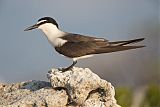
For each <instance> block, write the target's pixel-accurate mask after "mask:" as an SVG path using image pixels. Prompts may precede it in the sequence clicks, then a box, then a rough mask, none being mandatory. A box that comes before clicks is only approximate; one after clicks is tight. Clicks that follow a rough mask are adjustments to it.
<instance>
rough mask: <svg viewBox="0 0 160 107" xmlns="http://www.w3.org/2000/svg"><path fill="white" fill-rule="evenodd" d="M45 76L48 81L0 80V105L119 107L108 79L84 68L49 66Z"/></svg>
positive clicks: (24, 106) (10, 106)
mask: <svg viewBox="0 0 160 107" xmlns="http://www.w3.org/2000/svg"><path fill="white" fill-rule="evenodd" d="M47 77H48V78H49V80H50V82H45V81H28V82H21V83H15V84H0V107H120V106H119V105H117V104H116V100H115V98H114V95H115V91H114V87H113V86H112V85H111V83H109V82H107V81H105V80H103V79H101V78H100V77H99V76H98V75H96V74H94V73H93V72H91V71H90V70H89V69H88V68H85V69H83V68H77V67H74V68H73V70H71V71H66V72H60V71H59V70H57V69H52V70H51V71H49V72H48V74H47ZM71 101H72V102H71ZM73 102H74V103H73Z"/></svg>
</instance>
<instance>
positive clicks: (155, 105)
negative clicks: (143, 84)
mask: <svg viewBox="0 0 160 107" xmlns="http://www.w3.org/2000/svg"><path fill="white" fill-rule="evenodd" d="M141 107H160V86H158V85H156V84H152V85H149V87H148V88H147V90H146V95H145V98H144V101H143V102H142V104H141Z"/></svg>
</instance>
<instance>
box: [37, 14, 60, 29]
mask: <svg viewBox="0 0 160 107" xmlns="http://www.w3.org/2000/svg"><path fill="white" fill-rule="evenodd" d="M42 20H44V21H42ZM40 21H42V22H41V23H39V24H38V25H42V24H44V23H52V24H54V25H56V26H57V28H58V24H57V22H56V21H55V20H54V19H53V18H51V17H43V18H41V19H39V20H38V22H40Z"/></svg>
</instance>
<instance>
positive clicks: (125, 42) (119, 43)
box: [109, 38, 145, 46]
mask: <svg viewBox="0 0 160 107" xmlns="http://www.w3.org/2000/svg"><path fill="white" fill-rule="evenodd" d="M144 39H145V38H140V39H133V40H127V41H115V42H109V44H110V45H111V46H124V45H128V44H131V43H137V42H140V41H142V40H144Z"/></svg>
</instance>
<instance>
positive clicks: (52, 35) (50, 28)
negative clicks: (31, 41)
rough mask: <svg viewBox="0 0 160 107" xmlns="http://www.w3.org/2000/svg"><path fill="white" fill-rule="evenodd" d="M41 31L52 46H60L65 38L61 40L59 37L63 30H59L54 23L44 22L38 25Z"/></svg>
mask: <svg viewBox="0 0 160 107" xmlns="http://www.w3.org/2000/svg"><path fill="white" fill-rule="evenodd" d="M38 28H39V29H41V30H42V31H43V33H44V34H45V36H46V37H47V39H48V41H49V42H50V43H51V44H52V46H54V47H56V46H62V45H63V44H64V43H66V42H67V40H63V39H61V38H60V37H62V36H64V35H65V32H63V31H61V30H59V29H58V28H57V27H56V25H53V24H51V23H45V24H42V25H40V26H39V27H38Z"/></svg>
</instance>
